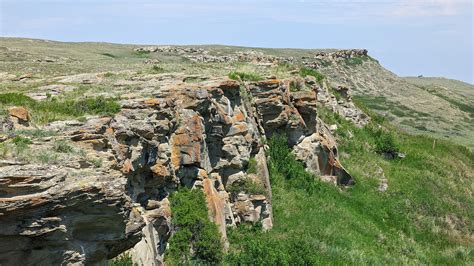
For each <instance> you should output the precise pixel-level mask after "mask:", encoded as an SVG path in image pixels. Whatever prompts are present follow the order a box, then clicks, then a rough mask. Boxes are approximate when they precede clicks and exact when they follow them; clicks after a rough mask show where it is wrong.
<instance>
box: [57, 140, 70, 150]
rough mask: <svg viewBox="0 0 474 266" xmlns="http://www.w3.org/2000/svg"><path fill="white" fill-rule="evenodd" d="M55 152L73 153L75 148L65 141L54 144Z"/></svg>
mask: <svg viewBox="0 0 474 266" xmlns="http://www.w3.org/2000/svg"><path fill="white" fill-rule="evenodd" d="M54 151H56V152H61V153H71V152H73V151H74V148H73V147H72V146H71V145H69V144H68V143H67V142H66V141H64V140H59V141H56V142H54Z"/></svg>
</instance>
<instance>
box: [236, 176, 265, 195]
mask: <svg viewBox="0 0 474 266" xmlns="http://www.w3.org/2000/svg"><path fill="white" fill-rule="evenodd" d="M227 191H228V192H229V193H230V194H231V195H232V196H233V197H235V196H237V195H238V194H239V193H240V192H245V193H248V194H250V195H266V194H267V191H266V189H265V187H264V186H263V185H262V184H260V183H257V182H255V181H253V180H252V179H251V178H249V177H246V178H244V179H242V180H238V181H235V182H234V183H232V185H230V186H229V187H228V188H227Z"/></svg>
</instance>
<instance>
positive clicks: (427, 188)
mask: <svg viewBox="0 0 474 266" xmlns="http://www.w3.org/2000/svg"><path fill="white" fill-rule="evenodd" d="M320 114H321V113H320ZM322 116H323V118H324V119H325V120H327V122H331V123H336V124H338V130H337V133H336V134H337V135H338V138H339V142H340V147H339V152H340V153H341V154H346V155H345V156H343V157H341V159H342V163H343V165H344V166H345V167H346V169H348V170H349V172H350V173H351V174H352V175H353V176H354V178H355V179H356V181H357V183H356V185H355V186H354V187H350V188H346V189H342V190H341V189H340V188H337V187H334V186H333V185H330V184H326V183H322V182H319V181H317V180H316V179H315V178H314V177H311V176H309V175H307V174H306V173H304V172H302V171H303V166H302V165H301V164H300V163H299V162H297V161H296V160H295V158H294V156H293V155H292V154H291V153H290V150H289V148H288V146H287V142H286V139H285V138H284V137H281V136H280V137H274V138H272V139H270V140H269V146H270V150H269V153H268V155H270V160H269V170H270V175H271V183H272V190H273V191H272V193H273V199H272V203H273V212H274V213H273V214H274V228H273V229H272V230H270V231H268V232H262V231H261V230H259V229H258V228H257V229H255V228H252V227H248V226H244V227H238V228H237V229H235V230H232V231H231V232H229V239H230V243H231V247H230V252H229V254H228V255H227V256H226V262H227V263H228V264H231V265H289V264H291V265H325V264H330V265H341V264H355V265H367V264H374V265H393V264H395V265H397V264H444V265H447V264H449V265H453V264H454V265H470V264H472V263H473V262H474V260H473V258H474V251H473V246H474V240H473V238H472V235H473V231H474V224H473V221H474V207H473V206H474V199H473V198H472V196H470V195H472V193H473V191H472V189H473V188H472V183H473V182H474V174H473V173H474V167H473V166H474V154H473V153H472V152H470V151H469V150H468V149H467V148H464V147H462V146H457V145H455V144H452V143H450V142H447V141H443V140H436V146H435V148H434V149H433V141H434V139H432V138H430V137H426V136H412V135H408V134H405V133H402V132H399V131H395V132H394V133H395V134H394V135H393V138H394V141H396V143H397V145H398V147H399V149H400V150H401V151H402V152H404V153H406V157H405V158H404V159H400V160H385V159H383V158H382V157H381V156H380V155H379V154H378V153H377V152H376V151H375V147H376V142H377V134H378V133H377V134H376V133H374V129H373V128H370V127H375V128H378V127H376V126H378V125H379V123H380V125H381V126H382V128H384V129H390V130H395V129H394V128H391V127H390V125H388V124H386V123H387V122H386V121H385V120H384V119H383V118H377V117H376V118H374V119H373V120H374V121H375V122H373V123H374V124H372V125H370V126H369V127H366V128H362V129H359V128H356V127H354V126H353V125H352V124H350V123H349V122H347V121H345V120H344V119H342V118H340V117H338V116H336V115H331V114H326V115H322ZM375 123H377V124H375ZM349 132H350V133H349ZM381 134H383V133H381ZM349 135H351V136H352V137H350V138H349V137H347V136H349ZM379 169H382V170H383V172H384V174H385V177H386V178H387V179H388V184H389V187H388V190H387V191H386V192H383V193H382V192H379V191H378V185H379V182H380V179H379V178H380V172H379ZM308 185H309V186H311V189H308ZM262 254H265V255H264V256H262Z"/></svg>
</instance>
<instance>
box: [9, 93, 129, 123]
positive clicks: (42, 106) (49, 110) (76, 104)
mask: <svg viewBox="0 0 474 266" xmlns="http://www.w3.org/2000/svg"><path fill="white" fill-rule="evenodd" d="M13 105H17V106H25V107H27V108H28V109H30V111H32V113H33V115H32V116H33V120H35V121H36V122H38V123H40V124H45V123H48V122H51V121H55V120H59V119H63V118H70V117H81V116H84V115H86V114H91V115H107V116H111V115H113V114H115V113H117V112H119V111H120V104H119V103H118V102H117V101H116V100H115V99H112V98H105V97H102V96H100V97H91V98H83V99H78V100H73V99H57V98H53V99H50V100H47V101H36V100H34V99H32V98H30V97H28V96H26V95H24V94H21V93H2V94H0V108H2V107H3V108H5V107H6V106H13Z"/></svg>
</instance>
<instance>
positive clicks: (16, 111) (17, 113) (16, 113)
mask: <svg viewBox="0 0 474 266" xmlns="http://www.w3.org/2000/svg"><path fill="white" fill-rule="evenodd" d="M8 114H9V115H10V116H13V117H16V118H18V119H20V120H23V121H25V122H26V121H28V120H29V119H30V114H29V113H28V110H26V108H25V107H21V106H19V107H17V106H14V107H10V108H8Z"/></svg>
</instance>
